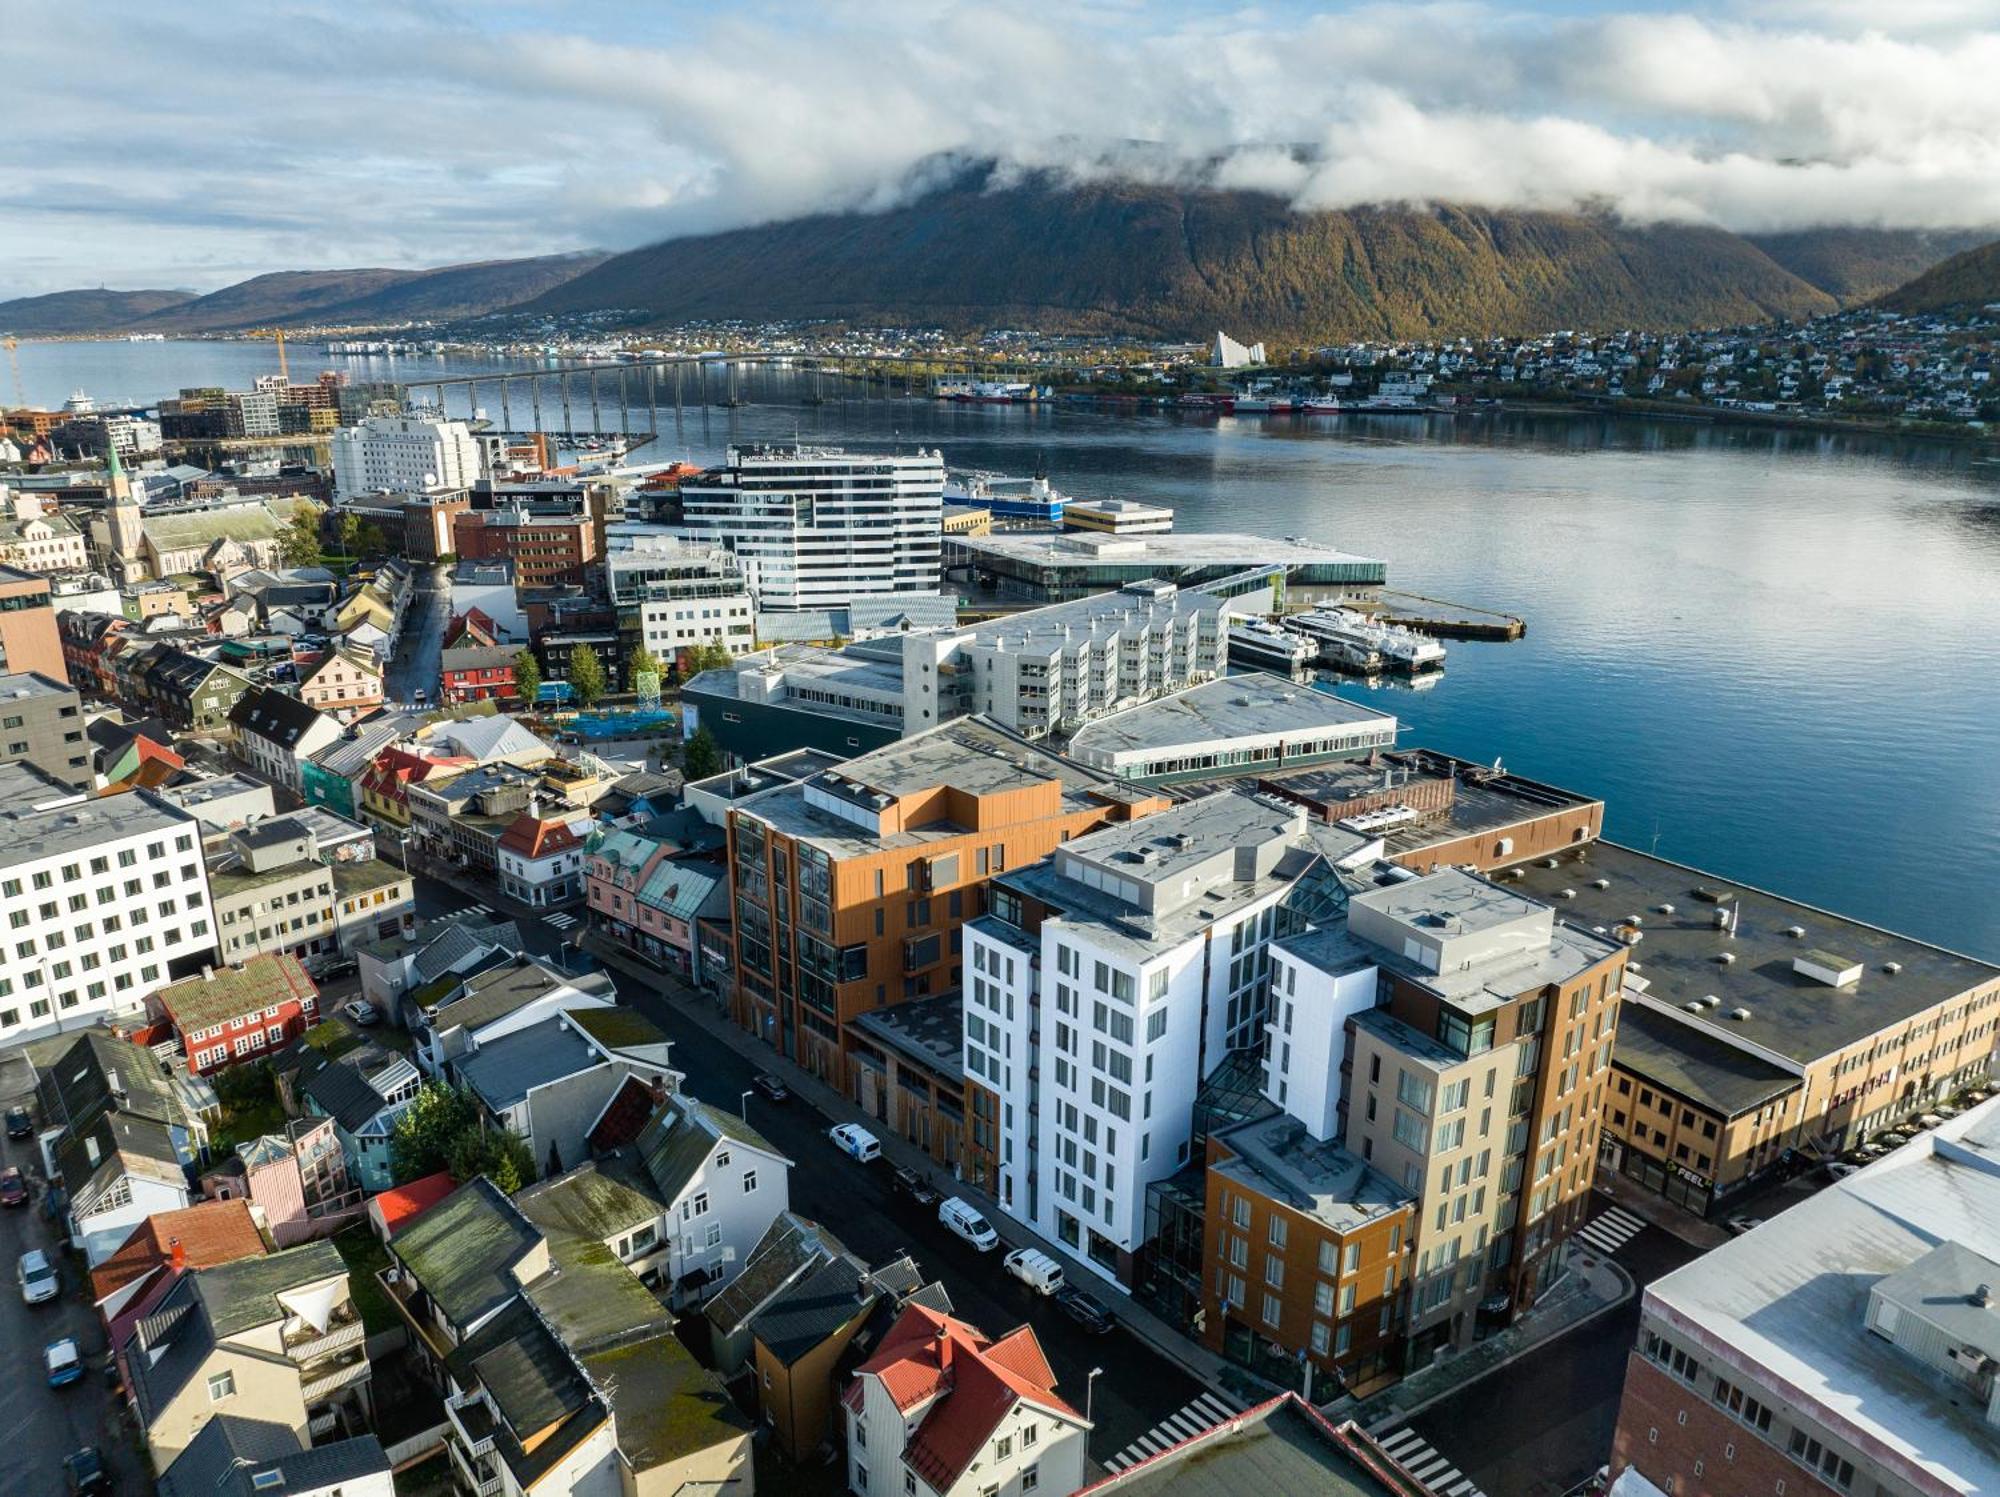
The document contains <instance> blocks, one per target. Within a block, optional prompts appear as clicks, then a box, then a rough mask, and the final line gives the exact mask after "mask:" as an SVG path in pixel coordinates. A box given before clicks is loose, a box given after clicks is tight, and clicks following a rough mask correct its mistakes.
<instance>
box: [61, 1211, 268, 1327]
mask: <svg viewBox="0 0 2000 1497" xmlns="http://www.w3.org/2000/svg"><path fill="white" fill-rule="evenodd" d="M176 1240H178V1242H179V1243H180V1247H181V1252H182V1253H183V1255H184V1256H185V1260H186V1266H187V1267H189V1268H214V1267H215V1266H216V1265H218V1264H222V1263H234V1262H235V1261H236V1260H237V1259H238V1258H258V1257H262V1256H263V1255H264V1253H265V1251H266V1249H265V1246H264V1236H263V1234H262V1233H261V1232H259V1231H258V1230H257V1223H256V1222H255V1221H253V1220H252V1219H251V1216H250V1203H249V1202H248V1201H243V1200H234V1201H203V1202H202V1203H201V1204H200V1205H197V1206H189V1207H186V1208H185V1209H183V1210H180V1211H162V1212H160V1213H158V1214H157V1215H154V1216H149V1217H147V1218H146V1219H145V1220H144V1221H143V1222H141V1223H140V1224H139V1225H138V1226H137V1227H136V1228H135V1229H134V1230H133V1232H132V1235H131V1236H130V1237H128V1238H126V1239H125V1246H123V1247H121V1248H120V1249H119V1250H118V1251H117V1252H115V1253H113V1254H112V1255H111V1256H110V1257H109V1258H106V1259H105V1260H104V1261H103V1262H102V1263H100V1264H98V1265H97V1267H95V1268H93V1269H92V1270H91V1271H90V1288H91V1298H92V1299H94V1300H96V1301H97V1302H98V1303H100V1304H101V1303H103V1302H104V1301H105V1300H107V1299H109V1298H110V1297H111V1296H112V1295H114V1294H116V1293H117V1292H118V1291H119V1290H120V1289H123V1288H124V1287H125V1286H126V1285H127V1284H130V1283H132V1282H133V1281H134V1280H136V1279H141V1278H144V1277H145V1276H146V1275H147V1274H149V1273H151V1272H152V1271H153V1270H154V1269H156V1268H159V1267H161V1266H162V1265H164V1264H168V1263H171V1262H172V1261H173V1256H174V1248H173V1245H174V1243H175V1241H176Z"/></svg>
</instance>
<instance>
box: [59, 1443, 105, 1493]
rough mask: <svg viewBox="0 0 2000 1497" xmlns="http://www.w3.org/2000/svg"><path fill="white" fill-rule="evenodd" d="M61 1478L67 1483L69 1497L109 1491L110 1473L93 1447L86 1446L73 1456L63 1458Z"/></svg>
mask: <svg viewBox="0 0 2000 1497" xmlns="http://www.w3.org/2000/svg"><path fill="white" fill-rule="evenodd" d="M63 1477H64V1479H65V1480H66V1481H67V1482H68V1483H69V1486H68V1491H69V1494H70V1497H86V1494H91V1493H97V1492H109V1491H110V1490H111V1472H110V1470H109V1469H108V1468H107V1467H106V1466H105V1464H104V1457H103V1456H101V1455H99V1454H98V1452H97V1447H96V1446H95V1445H86V1446H84V1447H83V1449H81V1450H79V1451H77V1452H76V1454H75V1455H66V1456H64V1457H63Z"/></svg>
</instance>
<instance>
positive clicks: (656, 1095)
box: [646, 1076, 667, 1107]
mask: <svg viewBox="0 0 2000 1497" xmlns="http://www.w3.org/2000/svg"><path fill="white" fill-rule="evenodd" d="M646 1090H647V1091H648V1092H650V1093H651V1094H652V1097H653V1105H654V1106H655V1107H658V1106H660V1105H662V1104H663V1103H664V1102H665V1101H666V1100H667V1078H666V1077H664V1076H655V1077H654V1078H653V1079H652V1080H651V1081H649V1082H648V1083H647V1084H646Z"/></svg>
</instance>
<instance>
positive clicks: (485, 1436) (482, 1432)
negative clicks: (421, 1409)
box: [444, 1393, 494, 1461]
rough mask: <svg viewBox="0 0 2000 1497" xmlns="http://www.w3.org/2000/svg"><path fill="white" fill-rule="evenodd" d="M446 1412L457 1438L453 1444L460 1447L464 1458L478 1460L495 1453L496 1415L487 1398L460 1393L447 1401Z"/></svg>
mask: <svg viewBox="0 0 2000 1497" xmlns="http://www.w3.org/2000/svg"><path fill="white" fill-rule="evenodd" d="M444 1412H445V1417H446V1418H447V1419H449V1420H450V1421H451V1427H452V1433H453V1435H454V1436H455V1437H456V1438H455V1439H454V1440H452V1441H451V1442H449V1443H451V1444H453V1445H455V1446H457V1447H458V1451H459V1453H460V1454H461V1455H463V1456H465V1457H466V1458H467V1459H468V1460H475V1461H476V1460H478V1459H479V1458H480V1457H481V1456H487V1455H491V1454H492V1453H493V1430H494V1424H493V1415H492V1412H491V1411H490V1410H488V1409H487V1407H486V1401H485V1400H484V1399H483V1398H480V1397H478V1396H477V1395H476V1394H470V1393H461V1394H458V1395H457V1396H456V1397H453V1398H448V1399H446V1400H445V1404H444Z"/></svg>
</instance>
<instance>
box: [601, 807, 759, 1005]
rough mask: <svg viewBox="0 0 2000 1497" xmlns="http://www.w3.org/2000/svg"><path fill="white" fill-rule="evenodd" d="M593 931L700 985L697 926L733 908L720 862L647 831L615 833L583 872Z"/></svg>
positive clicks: (603, 843)
mask: <svg viewBox="0 0 2000 1497" xmlns="http://www.w3.org/2000/svg"><path fill="white" fill-rule="evenodd" d="M584 893H585V898H586V900H587V902H588V904H589V906H590V921H591V926H592V928H593V929H595V930H596V931H598V932H599V933H600V934H602V935H606V936H609V937H610V938H611V939H612V940H614V941H617V942H619V943H620V944H621V945H624V946H628V947H630V948H631V949H632V950H634V951H636V952H638V953H639V954H640V955H641V956H643V957H645V958H646V959H647V960H648V961H651V962H653V963H654V964H655V965H657V966H660V967H662V968H664V969H666V970H667V971H669V972H671V973H673V974H674V975H675V976H677V977H680V978H683V979H685V980H687V981H688V982H699V981H700V980H701V968H702V964H701V948H700V945H699V943H697V941H696V940H695V922H696V921H697V920H698V919H700V918H701V917H702V916H703V915H716V914H720V913H722V912H723V911H725V910H727V909H728V906H729V873H728V869H727V868H726V867H725V866H724V865H723V864H722V863H720V862H718V861H716V860H714V859H712V858H708V857H701V856H695V855H690V854H685V853H682V852H681V851H680V849H679V848H678V847H676V846H675V845H674V844H673V843H672V842H669V841H666V840H665V839H663V838H659V837H654V836H651V835H648V834H647V833H645V832H642V831H636V830H632V829H629V828H628V829H623V830H620V831H615V832H612V833H610V834H609V835H608V836H606V837H604V838H603V840H601V841H600V842H598V843H597V845H596V846H595V847H593V848H592V849H591V852H590V856H589V858H588V859H587V860H586V861H585V864H584Z"/></svg>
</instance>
